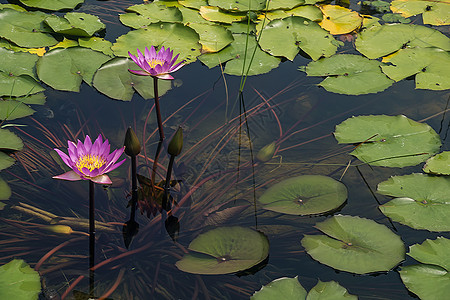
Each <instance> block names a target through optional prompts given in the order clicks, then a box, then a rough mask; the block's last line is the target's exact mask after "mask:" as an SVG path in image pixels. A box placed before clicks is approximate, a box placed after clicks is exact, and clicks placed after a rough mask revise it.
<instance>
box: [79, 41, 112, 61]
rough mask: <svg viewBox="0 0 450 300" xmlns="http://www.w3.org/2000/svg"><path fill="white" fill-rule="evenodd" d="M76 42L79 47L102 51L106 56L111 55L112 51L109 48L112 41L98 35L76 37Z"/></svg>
mask: <svg viewBox="0 0 450 300" xmlns="http://www.w3.org/2000/svg"><path fill="white" fill-rule="evenodd" d="M78 44H79V45H80V47H84V48H90V49H92V50H95V51H98V52H102V53H103V54H106V55H108V56H113V55H114V54H113V52H112V50H111V47H112V43H111V42H110V41H107V40H105V39H103V38H99V37H95V36H93V37H84V38H79V39H78Z"/></svg>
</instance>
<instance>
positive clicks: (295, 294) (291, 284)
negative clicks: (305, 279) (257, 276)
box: [250, 276, 306, 300]
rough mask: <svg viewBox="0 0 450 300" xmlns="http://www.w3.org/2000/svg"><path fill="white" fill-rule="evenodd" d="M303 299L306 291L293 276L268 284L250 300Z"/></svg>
mask: <svg viewBox="0 0 450 300" xmlns="http://www.w3.org/2000/svg"><path fill="white" fill-rule="evenodd" d="M305 298H306V290H305V289H304V288H303V286H302V285H301V284H300V283H299V282H298V278H297V276H295V277H294V278H288V277H282V278H278V279H275V280H273V281H271V282H269V283H268V284H266V285H264V286H263V287H261V289H260V290H259V291H256V292H255V293H254V294H253V295H252V296H251V297H250V300H272V299H283V300H299V299H305Z"/></svg>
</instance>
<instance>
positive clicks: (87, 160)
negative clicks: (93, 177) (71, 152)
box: [76, 155, 106, 172]
mask: <svg viewBox="0 0 450 300" xmlns="http://www.w3.org/2000/svg"><path fill="white" fill-rule="evenodd" d="M104 164H106V160H105V159H104V158H103V157H101V156H100V157H99V156H98V155H94V156H92V155H84V156H82V157H80V158H79V159H78V161H77V164H76V165H77V169H78V170H79V171H80V172H82V170H83V168H87V169H89V171H92V170H94V169H96V168H100V167H101V166H103V165H104Z"/></svg>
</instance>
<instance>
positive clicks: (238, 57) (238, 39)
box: [199, 34, 280, 76]
mask: <svg viewBox="0 0 450 300" xmlns="http://www.w3.org/2000/svg"><path fill="white" fill-rule="evenodd" d="M233 38H234V41H233V42H232V43H231V44H230V45H228V46H227V47H226V48H224V49H223V50H221V51H219V52H217V53H206V54H203V55H202V56H200V57H199V60H200V61H201V62H202V63H204V64H205V65H207V66H208V67H209V68H212V67H214V66H217V65H219V64H221V63H225V62H226V65H225V70H224V73H225V74H230V75H237V76H240V75H242V72H244V74H245V73H246V72H247V69H248V65H249V62H250V60H251V57H252V55H253V51H254V50H255V49H256V52H255V56H254V57H253V61H252V62H251V67H250V70H249V71H248V75H258V74H263V73H267V72H269V71H270V70H272V69H274V68H276V67H278V65H279V64H280V59H279V58H276V57H273V56H271V55H269V54H267V53H265V52H264V51H262V50H261V49H259V47H258V44H257V43H256V39H255V37H254V36H248V43H247V35H245V34H233ZM246 49H247V54H245V53H246ZM244 63H245V67H244V68H243V64H244Z"/></svg>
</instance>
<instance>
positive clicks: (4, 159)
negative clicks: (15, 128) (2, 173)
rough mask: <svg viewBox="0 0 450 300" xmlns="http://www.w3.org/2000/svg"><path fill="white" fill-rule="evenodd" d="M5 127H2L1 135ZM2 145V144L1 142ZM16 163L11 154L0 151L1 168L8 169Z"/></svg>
mask: <svg viewBox="0 0 450 300" xmlns="http://www.w3.org/2000/svg"><path fill="white" fill-rule="evenodd" d="M2 130H4V129H0V136H1V131H2ZM0 147H1V144H0ZM14 163H15V160H14V158H12V157H11V156H9V155H6V154H5V153H3V152H1V151H0V170H3V169H6V168H9V167H11V166H12V165H13V164H14Z"/></svg>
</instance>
